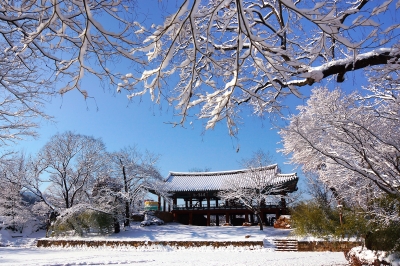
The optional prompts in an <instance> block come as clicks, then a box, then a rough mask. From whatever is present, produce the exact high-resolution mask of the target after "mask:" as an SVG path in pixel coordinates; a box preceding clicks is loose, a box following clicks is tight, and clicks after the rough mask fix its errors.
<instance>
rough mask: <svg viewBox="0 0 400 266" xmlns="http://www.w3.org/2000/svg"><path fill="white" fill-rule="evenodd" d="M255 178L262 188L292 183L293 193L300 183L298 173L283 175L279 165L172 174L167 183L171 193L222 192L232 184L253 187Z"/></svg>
mask: <svg viewBox="0 0 400 266" xmlns="http://www.w3.org/2000/svg"><path fill="white" fill-rule="evenodd" d="M255 176H256V177H255ZM255 178H256V179H258V180H259V181H260V182H261V184H262V185H261V186H270V185H279V184H285V183H287V182H290V183H292V187H293V188H292V189H290V190H291V191H294V190H295V189H296V185H297V181H298V176H297V174H296V173H291V174H281V173H280V171H279V168H278V165H277V164H273V165H270V166H266V167H260V168H256V169H242V170H233V171H222V172H170V173H169V176H168V177H167V179H166V180H165V183H166V185H167V190H168V191H169V192H184V191H220V190H223V189H226V188H227V185H228V186H229V184H230V183H232V182H240V184H241V185H240V186H241V187H252V186H254V181H253V180H254V179H255ZM293 182H294V184H293ZM293 185H294V186H293Z"/></svg>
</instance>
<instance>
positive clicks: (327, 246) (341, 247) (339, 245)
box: [298, 241, 363, 253]
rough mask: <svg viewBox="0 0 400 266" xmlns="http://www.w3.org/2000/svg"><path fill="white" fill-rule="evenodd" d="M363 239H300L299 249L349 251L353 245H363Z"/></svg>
mask: <svg viewBox="0 0 400 266" xmlns="http://www.w3.org/2000/svg"><path fill="white" fill-rule="evenodd" d="M362 245H363V242H361V241H299V242H298V251H333V252H342V251H343V252H346V253H347V252H348V251H349V250H350V249H352V248H353V247H357V246H362Z"/></svg>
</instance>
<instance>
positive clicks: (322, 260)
mask: <svg viewBox="0 0 400 266" xmlns="http://www.w3.org/2000/svg"><path fill="white" fill-rule="evenodd" d="M0 233H1V235H0V237H1V238H0V244H1V245H2V247H0V264H1V265H106V264H124V265H136V264H141V265H161V264H164V265H347V261H346V260H345V258H344V255H343V253H342V252H276V251H274V246H273V242H272V239H274V238H284V237H287V236H288V234H289V233H290V231H288V230H279V229H274V228H271V227H266V228H265V230H264V231H260V230H259V228H258V227H256V226H252V227H215V226H213V227H198V226H184V225H179V224H167V225H163V226H148V227H140V226H139V225H138V224H134V225H133V226H132V227H131V228H129V230H126V231H122V232H121V233H120V234H113V235H110V236H107V237H91V238H90V239H91V240H95V239H96V240H104V239H107V240H121V241H123V240H148V241H157V240H158V241H168V240H169V241H179V240H181V241H188V240H192V241H239V240H240V241H246V240H249V241H260V240H262V241H264V245H265V247H264V248H260V249H256V250H249V249H248V248H238V247H236V248H233V247H228V248H219V249H213V248H211V247H202V248H190V249H185V250H182V249H176V248H173V247H164V246H152V247H151V248H140V249H135V248H132V247H116V248H109V247H102V248H87V247H80V248H58V247H57V248H37V247H36V246H35V241H36V239H37V238H41V237H43V236H44V232H38V233H35V234H33V235H31V236H28V237H18V238H12V237H11V236H10V235H9V234H8V233H7V232H5V231H0ZM246 235H250V237H249V238H245V236H246ZM76 238H77V237H74V239H76Z"/></svg>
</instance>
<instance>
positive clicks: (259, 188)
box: [218, 151, 287, 230]
mask: <svg viewBox="0 0 400 266" xmlns="http://www.w3.org/2000/svg"><path fill="white" fill-rule="evenodd" d="M243 166H244V167H245V168H246V169H248V172H247V173H246V174H243V177H241V178H237V179H234V180H229V182H227V183H226V184H225V187H226V188H225V189H224V190H222V191H221V192H219V194H218V196H219V197H220V198H221V199H223V200H228V201H233V202H239V203H240V204H243V205H244V206H245V207H246V208H247V209H248V210H250V211H251V212H253V213H254V214H255V215H256V216H257V218H258V221H259V224H260V230H263V223H262V219H261V209H262V208H263V207H264V206H265V204H266V202H268V201H277V199H278V198H277V197H279V199H280V197H282V195H281V194H285V193H286V192H287V191H285V189H286V188H285V187H284V186H283V185H282V184H278V183H276V180H275V178H276V174H277V166H276V165H271V159H270V157H269V155H267V154H266V153H264V152H262V151H258V152H255V153H254V154H253V156H252V158H250V159H248V160H244V161H243Z"/></svg>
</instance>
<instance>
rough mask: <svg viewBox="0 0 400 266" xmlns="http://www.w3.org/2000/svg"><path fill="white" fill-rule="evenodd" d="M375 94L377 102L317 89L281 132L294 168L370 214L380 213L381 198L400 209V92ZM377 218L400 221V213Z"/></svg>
mask: <svg viewBox="0 0 400 266" xmlns="http://www.w3.org/2000/svg"><path fill="white" fill-rule="evenodd" d="M374 88H375V89H376V90H375V91H373V97H371V96H370V95H369V93H364V94H363V95H360V94H359V93H356V92H354V93H352V94H350V95H346V94H344V93H343V92H342V91H340V90H334V91H328V89H323V88H320V89H315V90H313V94H312V96H311V98H310V99H309V100H308V101H307V105H305V106H299V107H298V109H299V114H298V115H293V116H292V117H290V124H289V125H288V126H287V127H286V128H284V129H282V130H281V132H280V134H281V136H282V138H283V143H284V149H283V152H284V153H285V154H291V155H292V159H291V160H292V162H294V163H298V164H300V165H302V167H303V169H304V170H305V171H314V172H318V174H319V177H320V179H321V180H322V181H323V182H324V183H325V184H327V185H328V187H332V188H335V189H336V191H337V193H338V195H339V196H340V197H342V198H343V199H344V200H345V201H347V202H353V203H356V204H357V205H359V206H361V207H363V209H364V210H366V211H368V212H370V213H371V212H374V213H375V212H376V211H378V209H379V208H378V209H375V208H373V204H374V199H377V198H382V197H386V196H390V197H394V198H395V199H397V206H398V207H399V206H400V205H399V204H400V160H399V158H400V131H399V125H400V120H399V117H400V116H399V115H400V104H399V100H398V96H399V93H398V87H396V86H395V87H393V89H392V90H389V89H388V87H385V90H381V89H379V88H378V87H377V86H375V87H374ZM377 95H380V96H379V97H377ZM375 214H376V215H378V216H380V218H381V219H387V220H392V219H399V213H397V214H396V213H392V214H387V215H386V214H384V212H382V213H380V214H379V213H375Z"/></svg>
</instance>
